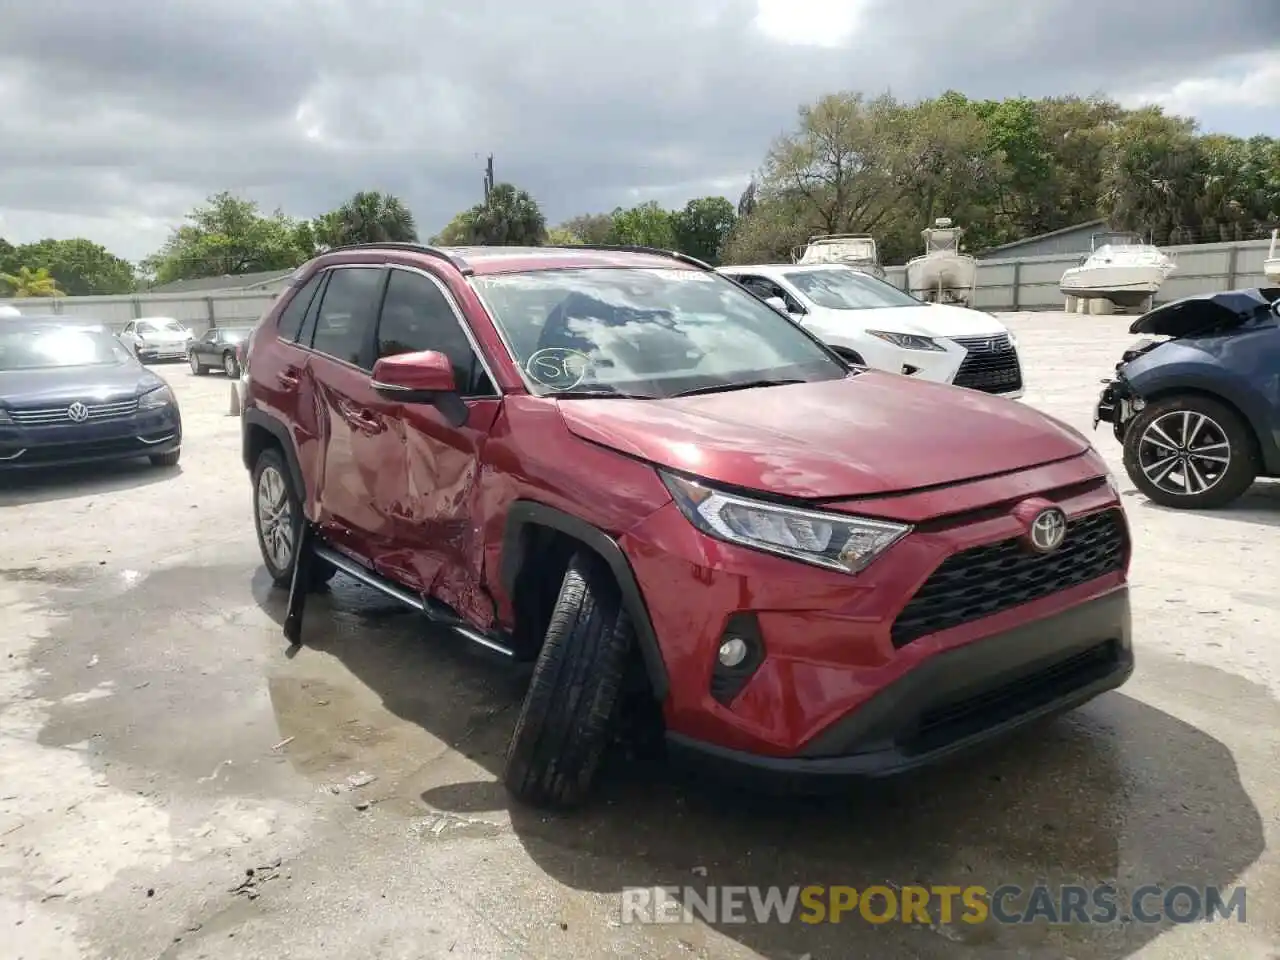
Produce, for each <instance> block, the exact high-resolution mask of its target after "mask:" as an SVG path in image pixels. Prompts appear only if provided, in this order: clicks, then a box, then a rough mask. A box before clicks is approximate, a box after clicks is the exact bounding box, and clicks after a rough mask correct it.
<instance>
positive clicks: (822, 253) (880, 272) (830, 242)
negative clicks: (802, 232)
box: [791, 233, 885, 280]
mask: <svg viewBox="0 0 1280 960" xmlns="http://www.w3.org/2000/svg"><path fill="white" fill-rule="evenodd" d="M791 262H792V263H797V264H804V265H806V266H808V265H810V264H817V263H838V264H841V265H843V266H846V267H853V269H855V270H861V271H862V272H863V273H869V274H871V276H873V277H879V278H880V279H881V280H883V279H885V272H884V267H882V266H881V265H880V251H879V249H878V248H877V246H876V238H875V237H873V236H872V235H871V234H869V233H830V234H825V235H823V236H819V237H810V238H809V242H808V243H806V244H805V245H804V246H802V247H796V248H795V250H793V251H792V252H791Z"/></svg>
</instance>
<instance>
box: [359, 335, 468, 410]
mask: <svg viewBox="0 0 1280 960" xmlns="http://www.w3.org/2000/svg"><path fill="white" fill-rule="evenodd" d="M372 380H373V389H375V390H377V391H378V393H380V394H382V396H384V397H386V398H387V399H388V400H398V401H400V402H401V403H426V404H430V405H431V406H433V407H435V408H436V409H437V410H439V411H440V414H441V416H443V417H444V418H445V420H447V421H448V422H449V425H450V426H453V427H460V426H462V425H463V424H464V423H466V422H467V415H468V413H469V411H468V410H467V405H466V404H465V403H463V402H462V398H461V397H460V396H458V386H457V382H456V381H455V380H454V378H453V364H452V363H450V362H449V358H448V357H446V356H445V355H444V354H443V353H440V352H439V351H436V350H423V351H421V352H419V353H401V354H397V355H396V356H392V357H383V358H382V359H380V360H378V361H377V362H376V363H375V364H374V365H373V375H372Z"/></svg>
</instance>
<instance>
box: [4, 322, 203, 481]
mask: <svg viewBox="0 0 1280 960" xmlns="http://www.w3.org/2000/svg"><path fill="white" fill-rule="evenodd" d="M181 452H182V416H181V414H180V412H179V410H178V401H177V399H176V398H175V397H174V395H173V391H172V390H170V389H169V387H168V385H167V384H166V383H165V381H164V380H162V379H161V378H160V377H158V376H157V375H156V374H154V373H152V372H151V371H150V370H148V369H147V368H146V367H144V366H143V365H142V364H141V363H140V362H139V361H138V359H137V358H136V357H135V356H134V355H133V354H132V353H131V352H130V351H129V350H128V349H127V348H126V347H125V346H124V344H122V343H121V342H120V341H119V339H117V338H116V336H115V335H114V334H113V333H112V332H111V331H110V329H108V328H107V327H105V326H101V325H94V324H87V323H76V322H74V321H68V320H66V319H64V318H41V317H14V318H12V319H9V318H6V319H4V320H0V473H4V472H5V471H7V470H16V469H26V468H35V467H53V466H62V465H65V464H74V463H90V462H97V461H104V460H128V459H133V458H141V457H147V458H149V459H150V460H151V462H152V463H153V464H155V465H156V466H165V467H172V466H176V465H177V463H178V457H179V455H180V454H181Z"/></svg>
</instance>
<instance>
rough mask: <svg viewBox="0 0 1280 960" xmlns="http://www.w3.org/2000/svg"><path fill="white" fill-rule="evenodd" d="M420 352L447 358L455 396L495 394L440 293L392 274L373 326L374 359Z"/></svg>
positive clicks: (426, 282) (414, 277)
mask: <svg viewBox="0 0 1280 960" xmlns="http://www.w3.org/2000/svg"><path fill="white" fill-rule="evenodd" d="M421 350H436V351H438V352H440V353H443V354H444V355H445V356H446V357H448V358H449V360H450V362H451V363H452V364H453V378H454V381H455V382H456V383H457V385H458V391H459V392H460V393H462V394H464V395H470V396H475V395H477V394H492V393H493V392H494V390H493V385H492V384H491V383H490V382H489V378H488V377H487V376H486V375H485V372H484V368H483V367H482V366H481V365H480V362H479V359H478V358H477V357H476V354H475V351H474V350H473V349H472V348H471V341H470V340H468V339H467V335H466V332H465V331H464V330H463V329H462V325H461V324H460V323H459V322H458V317H457V314H455V313H454V311H453V307H452V306H451V305H450V304H449V301H448V299H447V298H446V297H445V295H444V293H442V292H441V290H440V288H439V287H438V286H436V284H435V283H433V282H432V281H431V280H430V279H429V278H427V277H424V276H423V275H422V274H420V273H411V272H409V271H408V270H395V269H393V270H392V271H391V276H390V278H389V279H388V280H387V295H386V297H385V298H384V299H383V302H382V316H381V318H380V319H379V321H378V357H379V358H382V357H392V356H395V355H396V354H398V353H417V352H418V351H421Z"/></svg>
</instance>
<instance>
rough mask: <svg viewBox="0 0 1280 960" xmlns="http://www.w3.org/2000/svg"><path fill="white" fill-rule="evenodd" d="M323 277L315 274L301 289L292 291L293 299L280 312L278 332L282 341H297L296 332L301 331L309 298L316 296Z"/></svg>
mask: <svg viewBox="0 0 1280 960" xmlns="http://www.w3.org/2000/svg"><path fill="white" fill-rule="evenodd" d="M323 276H324V274H323V273H317V274H316V275H315V276H314V277H312V278H311V279H310V280H308V281H307V282H306V283H304V284H303V285H302V287H301V288H299V289H298V290H296V291H294V294H293V297H292V298H291V299H290V300H289V302H288V303H287V304H285V308H284V309H283V310H281V311H280V322H279V330H280V338H281V339H282V340H294V341H296V340H297V339H298V331H299V330H301V329H302V318H303V317H305V316H306V315H307V307H309V306H311V298H312V297H314V296H315V295H316V289H317V288H318V287H319V286H320V279H321V278H322V277H323Z"/></svg>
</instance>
